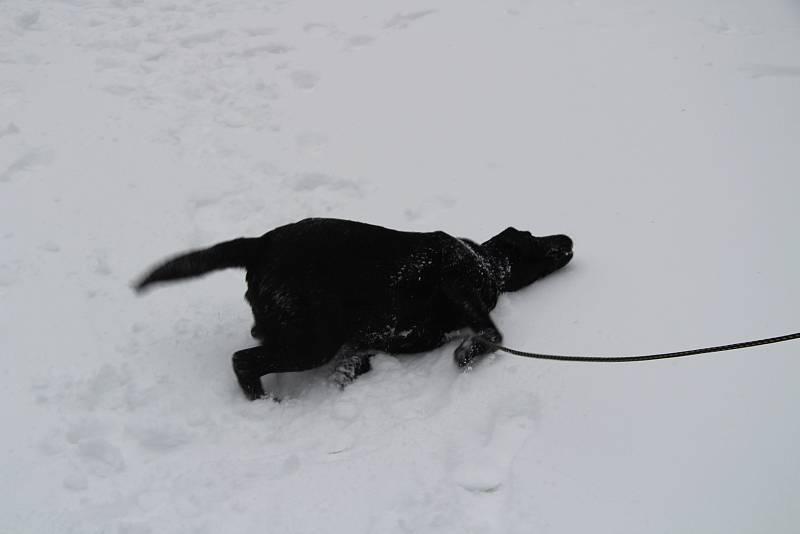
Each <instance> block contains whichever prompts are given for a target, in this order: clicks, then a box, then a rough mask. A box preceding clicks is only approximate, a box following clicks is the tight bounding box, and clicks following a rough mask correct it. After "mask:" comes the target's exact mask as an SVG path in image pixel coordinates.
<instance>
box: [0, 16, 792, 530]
mask: <svg viewBox="0 0 800 534" xmlns="http://www.w3.org/2000/svg"><path fill="white" fill-rule="evenodd" d="M799 30H800V9H798V5H797V3H796V2H791V1H789V0H759V1H756V0H750V1H744V0H738V1H733V0H728V1H725V0H700V1H698V0H674V1H671V2H658V1H656V0H608V1H606V2H584V1H556V0H499V1H497V2H478V1H471V0H466V1H465V0H461V1H455V0H449V1H448V0H443V1H439V2H434V1H431V0H410V1H407V2H372V1H367V0H341V1H337V2H330V1H324V0H306V1H300V0H279V1H271V2H269V1H268V2H261V1H255V0H229V1H213V0H201V1H196V0H169V1H152V2H144V1H142V0H60V1H49V0H48V1H45V0H5V1H3V2H0V385H1V386H2V387H0V389H2V392H3V397H2V402H1V403H0V417H1V419H0V427H1V428H2V434H3V437H2V438H1V439H0V450H2V460H0V480H2V481H3V482H2V484H0V532H3V533H9V534H17V533H50V532H53V533H81V534H84V533H99V532H102V533H129V534H132V533H137V534H141V533H183V532H192V533H209V534H215V533H227V532H288V533H315V532H336V533H339V532H342V533H345V532H346V533H362V532H363V533H407V532H413V533H417V532H425V533H428V532H435V533H464V532H476V533H577V532H599V533H632V534H633V533H703V534H709V533H725V534H733V533H765V532H768V533H771V534H776V533H794V532H798V531H800V505H799V504H798V503H799V502H800V454H799V453H798V450H800V418H798V416H797V407H798V403H800V388H798V379H799V378H800V343H797V342H794V343H786V344H782V345H773V346H769V347H762V348H757V349H750V350H747V351H737V352H729V353H725V354H720V355H713V356H706V357H702V358H696V359H685V360H675V361H668V362H654V363H644V364H630V365H607V366H606V365H591V364H563V363H543V362H538V361H532V360H525V359H521V358H516V357H514V356H508V355H497V356H494V357H491V358H489V359H488V360H486V361H485V362H483V363H482V364H481V365H479V366H477V367H476V368H475V369H473V370H472V371H471V372H468V373H460V372H458V370H457V369H456V368H455V366H454V365H453V363H452V359H451V353H452V350H453V348H454V347H453V346H448V347H443V348H442V349H440V350H436V351H433V352H431V353H429V354H424V355H419V356H412V357H403V358H395V357H392V356H388V355H382V356H379V357H377V358H376V359H375V361H374V363H373V365H374V370H373V371H372V372H370V373H368V374H367V375H365V376H363V377H362V378H360V379H359V380H358V381H357V382H356V383H355V384H354V385H353V386H352V387H350V388H349V389H347V390H346V391H344V392H339V391H337V390H335V389H333V388H332V387H330V386H328V385H327V383H326V382H325V380H324V378H325V370H321V371H314V372H308V373H301V374H297V375H282V376H275V377H270V378H268V379H266V384H267V385H268V386H269V387H270V388H272V389H273V390H277V391H278V392H279V393H281V394H282V395H283V396H284V397H285V398H286V399H287V400H286V401H285V402H283V403H281V404H275V403H272V402H269V401H263V402H255V403H249V402H247V401H246V400H245V399H244V398H243V396H242V395H241V393H240V391H239V389H238V387H237V385H236V384H235V381H234V378H233V375H232V373H231V370H230V354H231V353H232V352H234V351H235V350H238V349H240V348H243V347H246V346H249V344H250V343H251V340H250V338H249V327H250V317H249V310H248V308H247V307H246V304H245V302H244V300H243V298H242V294H243V292H244V284H243V281H242V273H241V272H225V273H218V274H215V275H213V276H210V277H207V278H204V279H202V280H198V281H193V282H189V283H185V284H180V285H175V286H173V287H169V288H164V289H161V290H159V291H155V292H153V293H152V294H149V295H147V296H146V297H145V298H137V297H136V296H134V294H133V293H132V291H131V290H130V288H129V286H128V284H129V282H130V281H131V280H132V279H134V278H135V277H136V276H138V275H139V274H140V273H141V272H142V271H143V270H144V269H145V268H146V267H148V266H149V265H150V264H152V262H154V261H156V260H159V259H161V258H162V257H163V256H165V255H168V254H171V253H173V252H176V251H179V250H183V249H186V248H191V247H195V246H201V245H208V244H212V243H214V242H216V241H219V240H223V239H229V238H232V237H236V236H239V235H258V234H261V233H262V232H264V231H266V230H268V229H270V228H272V227H274V226H277V225H280V224H283V223H287V222H291V221H295V220H298V219H300V218H303V217H306V216H311V215H313V216H336V217H343V218H350V219H357V220H363V221H369V222H374V223H377V224H382V225H386V226H391V227H395V228H400V229H408V230H432V229H442V230H445V231H448V232H450V233H453V234H456V235H462V236H467V237H471V238H473V239H477V240H483V239H486V238H488V237H489V236H491V235H493V234H494V233H496V232H497V231H499V230H501V229H503V228H505V227H506V226H509V225H515V226H517V227H520V228H526V229H530V230H532V231H533V232H534V233H537V234H540V235H541V234H550V233H561V232H563V233H567V234H570V235H571V236H572V237H573V239H574V240H575V242H576V256H575V259H574V260H573V262H572V264H570V266H569V267H568V268H566V269H564V270H563V271H561V272H559V273H557V274H555V275H553V276H551V277H550V278H548V279H545V280H543V281H541V282H539V283H537V284H535V285H534V286H532V287H531V288H529V289H527V290H525V291H522V292H519V293H515V294H512V295H507V296H504V297H503V298H501V301H500V303H499V305H498V307H497V309H496V311H495V312H494V318H495V319H496V322H497V323H498V324H499V325H500V326H501V329H502V330H503V332H504V334H505V337H506V342H507V344H508V345H510V346H514V347H519V348H523V349H529V350H539V351H544V352H559V353H567V354H569V353H587V352H588V353H594V354H600V355H610V354H617V353H622V354H628V353H638V352H654V351H665V350H677V349H681V348H688V347H693V346H697V345H706V344H716V343H727V342H733V341H739V340H744V339H748V338H753V337H765V336H770V335H778V334H783V333H788V332H794V331H797V330H798V313H797V312H798V304H797V303H798V302H800V282H799V281H798V277H797V273H798V272H800V248H799V247H798V229H799V228H800V226H799V225H800V211H798V199H800V181H799V180H798V176H800V149H798V146H799V145H800V98H798V95H800V56H798V51H800V31H799Z"/></svg>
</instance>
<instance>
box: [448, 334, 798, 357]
mask: <svg viewBox="0 0 800 534" xmlns="http://www.w3.org/2000/svg"><path fill="white" fill-rule="evenodd" d="M463 337H464V338H468V339H475V340H477V341H480V342H481V343H483V344H484V345H488V346H490V347H492V348H494V349H495V350H501V351H503V352H507V353H509V354H514V355H515V356H523V357H525V358H536V359H539V360H556V361H560V362H612V363H620V362H643V361H647V360H665V359H667V358H680V357H682V356H694V355H696V354H707V353H709V352H723V351H726V350H736V349H745V348H748V347H756V346H758V345H769V344H770V343H781V342H782V341H790V340H792V339H798V338H800V332H798V333H796V334H787V335H785V336H778V337H769V338H765V339H757V340H754V341H743V342H741V343H733V344H731V345H720V346H718V347H706V348H703V349H692V350H683V351H680V352H665V353H663V354H646V355H643V356H610V357H602V356H559V355H555V354H538V353H535V352H524V351H521V350H516V349H510V348H508V347H504V346H502V345H498V344H497V343H492V342H491V341H488V340H486V339H483V338H482V337H480V336H463Z"/></svg>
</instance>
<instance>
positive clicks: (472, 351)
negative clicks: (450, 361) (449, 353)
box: [453, 339, 483, 367]
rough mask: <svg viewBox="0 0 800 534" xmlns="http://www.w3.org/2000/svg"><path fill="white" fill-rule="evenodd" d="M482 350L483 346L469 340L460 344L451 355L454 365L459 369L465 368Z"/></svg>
mask: <svg viewBox="0 0 800 534" xmlns="http://www.w3.org/2000/svg"><path fill="white" fill-rule="evenodd" d="M482 348H483V345H481V344H480V343H479V342H477V341H473V340H471V339H468V340H466V341H464V342H462V343H461V345H459V346H458V348H457V349H456V350H455V352H454V353H453V358H454V359H455V361H456V365H458V366H459V367H467V366H468V365H469V364H471V363H472V360H474V359H475V358H477V357H478V355H479V354H480V353H481V349H482Z"/></svg>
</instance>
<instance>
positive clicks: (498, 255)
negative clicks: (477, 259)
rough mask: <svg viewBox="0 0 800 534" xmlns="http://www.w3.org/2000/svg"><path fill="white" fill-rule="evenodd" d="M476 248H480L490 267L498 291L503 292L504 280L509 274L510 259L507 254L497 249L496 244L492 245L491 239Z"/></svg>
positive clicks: (499, 248) (504, 287)
mask: <svg viewBox="0 0 800 534" xmlns="http://www.w3.org/2000/svg"><path fill="white" fill-rule="evenodd" d="M477 246H478V248H480V250H481V254H482V255H483V257H484V258H486V260H487V262H488V263H489V264H490V265H491V269H492V274H493V275H494V278H495V280H497V284H498V286H499V288H500V291H505V290H506V280H508V277H509V275H510V274H511V259H510V258H509V257H508V254H507V253H506V251H504V250H503V249H502V248H501V247H498V246H497V245H496V243H493V242H492V240H491V239H490V240H489V241H487V242H485V243H483V244H481V245H477Z"/></svg>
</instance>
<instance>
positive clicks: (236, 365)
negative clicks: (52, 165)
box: [233, 345, 319, 400]
mask: <svg viewBox="0 0 800 534" xmlns="http://www.w3.org/2000/svg"><path fill="white" fill-rule="evenodd" d="M318 365H319V364H318V363H317V364H314V363H303V362H291V361H286V360H285V359H281V358H275V357H274V355H272V356H271V355H269V354H267V349H266V348H265V347H263V346H261V345H259V346H257V347H252V348H249V349H244V350H240V351H238V352H236V353H234V355H233V372H234V373H236V379H237V380H238V381H239V386H241V388H242V391H243V392H244V394H245V396H246V397H247V398H248V399H250V400H256V399H259V398H261V397H263V396H264V386H263V385H262V384H261V377H262V376H264V375H266V374H269V373H289V372H295V371H308V370H309V369H313V368H314V367H317V366H318Z"/></svg>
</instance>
